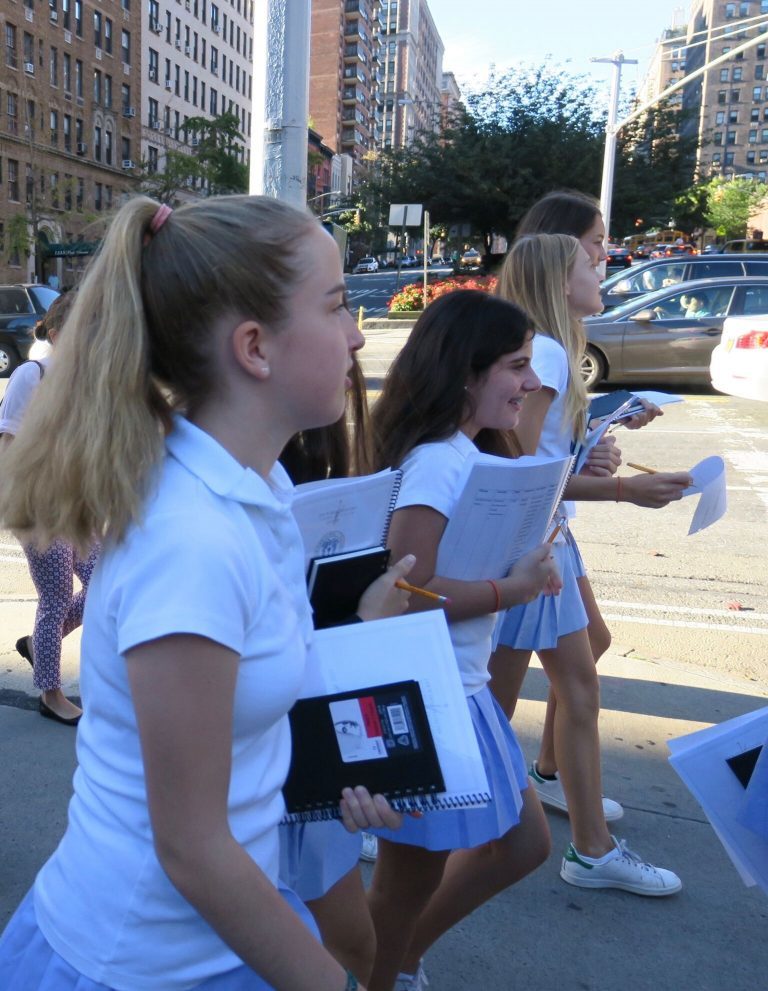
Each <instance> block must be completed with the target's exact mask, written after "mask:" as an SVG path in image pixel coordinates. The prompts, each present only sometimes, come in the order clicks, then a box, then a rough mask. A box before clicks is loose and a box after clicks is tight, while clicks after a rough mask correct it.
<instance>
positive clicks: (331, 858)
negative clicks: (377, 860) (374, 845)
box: [280, 819, 363, 902]
mask: <svg viewBox="0 0 768 991" xmlns="http://www.w3.org/2000/svg"><path fill="white" fill-rule="evenodd" d="M362 847H363V834H362V833H359V832H358V833H349V832H347V830H346V829H345V828H344V826H343V825H342V824H341V822H339V821H338V819H334V820H330V821H328V822H307V823H289V824H287V825H283V826H280V883H281V884H284V885H285V886H286V887H287V888H290V889H291V890H292V891H295V892H296V894H297V895H298V896H299V898H301V900H302V901H305V902H308V901H313V900H314V899H315V898H322V896H323V895H324V894H325V893H326V892H327V891H330V889H331V888H332V887H333V886H334V884H336V882H337V881H340V880H341V879H342V878H343V877H344V876H345V875H346V874H348V873H349V872H350V871H351V870H353V868H355V867H356V866H357V861H358V860H359V858H360V851H361V850H362Z"/></svg>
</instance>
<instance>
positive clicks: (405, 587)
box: [395, 578, 451, 604]
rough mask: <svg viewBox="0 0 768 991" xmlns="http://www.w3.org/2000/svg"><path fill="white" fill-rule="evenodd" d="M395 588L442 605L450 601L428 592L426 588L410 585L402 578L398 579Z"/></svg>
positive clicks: (445, 597) (435, 593)
mask: <svg viewBox="0 0 768 991" xmlns="http://www.w3.org/2000/svg"><path fill="white" fill-rule="evenodd" d="M395 588H401V589H402V590H403V591H404V592H415V593H416V595H423V596H424V598H425V599H432V600H434V601H435V602H440V603H442V604H445V603H447V602H450V601H451V600H450V599H449V598H448V596H447V595H438V594H437V592H430V591H429V590H428V589H426V588H419V587H418V585H411V584H410V582H407V581H405V579H404V578H400V579H399V580H398V581H396V582H395Z"/></svg>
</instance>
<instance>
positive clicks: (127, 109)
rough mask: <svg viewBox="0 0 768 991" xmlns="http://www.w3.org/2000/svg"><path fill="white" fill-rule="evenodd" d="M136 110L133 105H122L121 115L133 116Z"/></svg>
mask: <svg viewBox="0 0 768 991" xmlns="http://www.w3.org/2000/svg"><path fill="white" fill-rule="evenodd" d="M135 116H136V111H135V110H134V108H133V107H123V117H135Z"/></svg>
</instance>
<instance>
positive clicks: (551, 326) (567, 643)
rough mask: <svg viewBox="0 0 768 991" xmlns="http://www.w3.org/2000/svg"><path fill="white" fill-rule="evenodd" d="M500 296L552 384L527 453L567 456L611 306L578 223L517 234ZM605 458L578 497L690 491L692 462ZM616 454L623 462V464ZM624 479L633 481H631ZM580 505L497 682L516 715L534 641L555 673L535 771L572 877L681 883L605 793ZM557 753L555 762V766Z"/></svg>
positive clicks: (599, 883)
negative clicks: (530, 328) (643, 468)
mask: <svg viewBox="0 0 768 991" xmlns="http://www.w3.org/2000/svg"><path fill="white" fill-rule="evenodd" d="M497 293H498V295H500V296H502V297H503V298H504V299H509V300H511V301H512V302H514V303H516V304H517V305H518V306H521V307H522V308H523V309H524V310H525V311H526V312H527V313H528V315H529V316H530V318H531V320H532V322H533V325H534V327H535V329H536V335H535V337H534V339H533V357H532V365H533V368H534V370H535V371H536V373H537V375H538V376H539V378H540V379H541V382H542V388H541V389H540V391H539V392H537V393H535V394H534V395H533V396H530V397H529V398H528V399H527V400H526V403H525V405H524V407H523V409H522V411H521V414H520V418H519V422H518V425H517V428H516V436H517V439H518V441H519V446H520V448H521V451H522V453H523V454H538V455H545V456H550V457H565V456H567V455H568V454H570V452H571V450H572V447H573V444H574V443H575V442H576V441H578V440H579V439H580V438H581V437H583V435H584V432H585V427H586V410H587V406H588V399H587V392H586V389H585V387H584V383H583V380H582V378H581V375H580V372H579V366H580V361H581V356H582V354H583V352H584V345H585V334H584V328H583V325H582V320H583V318H584V317H586V316H589V315H590V314H592V313H596V312H598V311H599V310H600V309H601V308H602V304H601V301H600V283H599V279H598V276H597V272H596V270H595V266H594V263H593V260H592V258H590V255H589V254H588V252H587V250H586V249H585V247H584V246H583V245H582V244H581V243H580V242H579V241H578V240H577V239H576V238H575V237H571V236H570V235H567V234H525V235H523V236H521V237H519V238H518V240H517V241H515V243H514V244H513V245H512V248H511V249H510V251H509V253H508V255H507V257H506V259H505V260H504V265H503V267H502V271H501V274H500V278H499V284H498V288H497ZM603 456H604V459H605V463H601V462H600V461H597V462H593V463H590V464H589V465H588V467H587V470H586V471H585V472H583V473H582V474H580V475H578V476H574V477H572V478H571V480H570V481H569V483H568V485H567V487H566V491H565V495H566V498H570V499H587V500H611V501H613V500H616V501H619V499H620V498H623V500H625V501H628V502H634V503H635V504H636V505H643V506H653V507H660V506H664V505H666V504H667V503H668V502H670V501H671V500H673V499H680V498H681V497H682V492H683V490H684V488H685V487H686V485H688V484H689V483H690V477H689V476H688V475H687V474H686V473H679V474H668V475H666V474H665V475H662V474H658V475H653V476H650V475H642V476H633V477H630V478H625V479H622V480H621V481H620V482H619V481H618V480H617V478H615V477H613V476H612V472H611V457H612V452H611V450H610V446H609V447H608V449H607V451H604V452H603ZM613 456H615V457H616V458H617V460H616V461H615V463H614V464H613V465H612V468H613V471H615V470H616V464H617V463H619V462H618V452H615V454H614V455H613ZM622 483H623V484H622ZM571 512H572V509H571V506H570V504H569V503H565V504H564V511H563V515H562V518H561V520H560V523H561V532H560V533H559V535H558V536H557V538H556V540H555V543H554V544H553V552H554V555H555V560H556V561H557V563H558V567H559V569H560V573H561V576H562V579H563V588H562V590H561V592H560V595H559V596H557V597H553V596H539V598H537V599H536V600H535V601H534V602H531V603H530V604H528V605H524V606H518V607H515V608H513V609H510V610H509V612H508V613H507V615H506V617H504V618H503V620H500V632H499V634H498V641H499V642H498V646H497V647H496V650H495V651H494V653H493V655H492V657H491V663H490V670H491V674H492V679H491V689H492V691H493V693H494V695H495V696H496V698H497V700H498V701H499V703H500V705H501V706H502V708H503V709H504V710H505V712H506V714H507V716H508V717H510V718H511V716H512V713H513V712H514V706H515V702H516V700H517V695H518V693H519V690H520V685H521V683H522V679H523V676H524V674H525V671H526V669H527V667H528V662H529V660H530V656H531V653H532V651H534V650H535V651H536V652H537V654H538V655H539V658H540V659H541V662H542V665H543V667H544V670H545V672H546V674H547V677H548V678H549V681H550V686H551V688H550V694H551V696H552V699H553V705H552V707H551V712H552V721H553V726H552V736H551V739H552V741H553V743H552V746H553V750H554V754H553V755H550V753H549V751H547V752H546V753H545V752H544V751H542V753H541V754H540V761H539V762H536V761H534V763H533V765H532V767H531V770H530V772H529V775H530V777H531V780H532V784H533V786H534V787H535V788H536V791H537V793H538V794H539V797H540V798H542V801H543V802H544V803H545V804H549V805H553V804H555V801H554V797H555V796H553V793H556V796H559V802H560V804H559V805H558V806H557V807H559V808H561V809H562V810H563V811H567V812H568V815H569V817H570V822H571V830H572V836H573V839H572V842H571V843H570V844H569V846H568V849H567V851H566V854H565V856H564V858H563V861H562V867H561V871H560V876H561V877H562V878H563V880H565V881H567V882H569V883H571V884H575V885H577V886H582V887H590V888H620V889H622V890H625V891H630V892H632V893H634V894H639V895H653V896H663V895H670V894H673V893H674V892H676V891H679V890H680V888H681V886H682V885H681V882H680V879H679V878H678V877H677V875H675V874H674V873H673V872H672V871H669V870H665V869H663V868H656V867H653V866H652V865H650V864H647V863H644V862H643V861H642V860H641V859H640V858H639V857H638V856H637V855H636V854H632V853H630V852H629V851H628V850H627V848H626V846H625V844H624V842H623V841H618V840H616V838H615V837H614V836H612V835H611V833H610V832H609V830H608V826H607V820H615V819H619V818H621V816H622V815H623V809H622V807H621V805H619V803H618V802H614V801H612V800H610V799H607V798H605V799H604V798H603V797H602V789H601V774H600V739H599V734H598V715H599V712H600V691H599V684H598V680H597V671H596V668H595V656H594V654H593V650H592V646H591V643H590V637H589V633H588V615H587V611H586V610H585V604H584V601H583V599H582V593H581V591H580V583H579V579H580V578H582V577H584V576H585V570H584V566H583V562H582V560H581V556H580V554H579V551H578V548H577V546H576V543H575V541H574V539H573V536H572V535H571V533H570V532H569V530H568V518H569V516H570V515H571ZM547 758H549V759H550V760H554V761H555V762H556V763H555V765H554V768H551V767H547V766H545V760H546V759H547Z"/></svg>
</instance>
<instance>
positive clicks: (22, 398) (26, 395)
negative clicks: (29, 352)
mask: <svg viewBox="0 0 768 991" xmlns="http://www.w3.org/2000/svg"><path fill="white" fill-rule="evenodd" d="M49 361H50V358H40V365H42V366H43V368H44V369H46V370H47V369H48V362H49ZM40 365H38V364H37V362H34V361H25V362H22V364H21V365H19V367H18V368H17V369H16V371H15V372H14V373H13V375H11V377H10V378H9V379H8V385H7V386H6V389H5V395H4V396H3V402H2V405H0V434H12V435H13V436H14V437H15V436H16V434H17V433H18V432H19V427H20V426H21V419H22V417H23V416H24V411H25V410H26V408H27V406H28V405H29V401H30V399H31V398H32V395H33V393H34V391H35V389H36V388H37V387H38V385H40V379H41V378H42V377H43V371H42V369H41V368H40Z"/></svg>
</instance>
